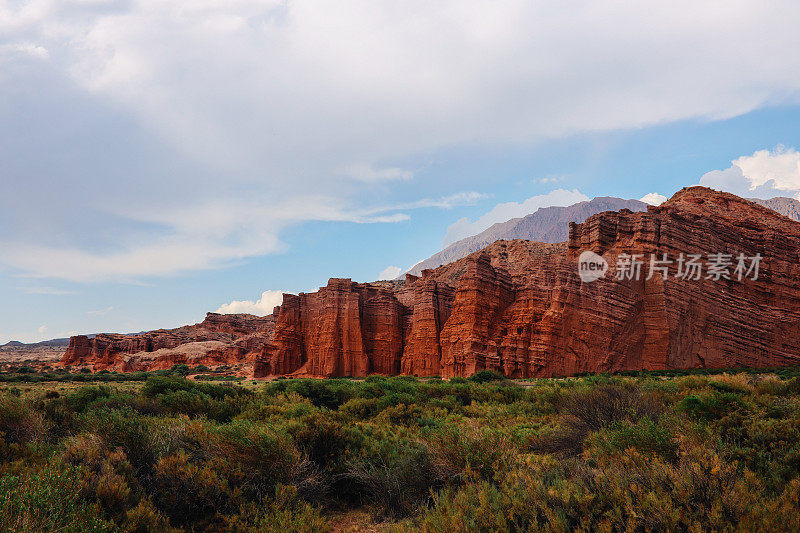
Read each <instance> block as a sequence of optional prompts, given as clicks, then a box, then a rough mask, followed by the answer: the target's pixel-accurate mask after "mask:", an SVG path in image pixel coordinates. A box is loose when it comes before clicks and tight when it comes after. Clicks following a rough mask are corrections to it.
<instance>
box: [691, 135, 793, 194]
mask: <svg viewBox="0 0 800 533" xmlns="http://www.w3.org/2000/svg"><path fill="white" fill-rule="evenodd" d="M700 185H704V186H706V187H711V188H712V189H718V190H723V191H728V192H732V193H734V194H738V195H739V196H743V197H750V198H773V197H775V196H793V197H796V198H800V152H798V151H797V150H795V149H794V148H786V147H784V146H780V145H779V146H777V147H775V148H774V149H773V150H757V151H756V152H754V153H753V155H749V156H741V157H739V158H737V159H735V160H733V161H731V166H730V167H728V168H726V169H725V170H712V171H711V172H707V173H705V174H704V175H703V176H702V177H701V178H700Z"/></svg>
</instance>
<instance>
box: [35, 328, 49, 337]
mask: <svg viewBox="0 0 800 533" xmlns="http://www.w3.org/2000/svg"><path fill="white" fill-rule="evenodd" d="M36 331H38V332H39V334H40V335H44V334H45V333H46V332H47V326H39V329H37V330H36Z"/></svg>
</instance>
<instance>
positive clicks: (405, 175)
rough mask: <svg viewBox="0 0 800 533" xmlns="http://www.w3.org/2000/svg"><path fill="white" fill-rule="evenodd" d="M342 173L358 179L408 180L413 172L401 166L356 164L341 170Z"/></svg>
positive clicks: (366, 180) (368, 180)
mask: <svg viewBox="0 0 800 533" xmlns="http://www.w3.org/2000/svg"><path fill="white" fill-rule="evenodd" d="M342 174H344V175H345V176H349V177H351V178H353V179H355V180H358V181H365V182H373V181H391V180H410V179H411V178H412V177H413V176H414V173H413V172H411V171H410V170H403V169H402V168H396V167H389V168H380V169H376V168H373V167H372V165H365V164H358V165H351V166H349V167H347V168H346V169H344V170H343V171H342Z"/></svg>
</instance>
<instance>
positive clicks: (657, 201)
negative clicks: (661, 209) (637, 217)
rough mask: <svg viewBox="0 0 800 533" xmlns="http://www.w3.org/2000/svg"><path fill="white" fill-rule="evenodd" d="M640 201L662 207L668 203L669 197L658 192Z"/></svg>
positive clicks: (646, 195) (643, 197)
mask: <svg viewBox="0 0 800 533" xmlns="http://www.w3.org/2000/svg"><path fill="white" fill-rule="evenodd" d="M639 201H640V202H644V203H646V204H650V205H661V204H663V203H664V202H666V201H667V197H666V196H664V195H663V194H658V193H657V192H651V193H648V194H645V195H644V196H642V197H641V198H639Z"/></svg>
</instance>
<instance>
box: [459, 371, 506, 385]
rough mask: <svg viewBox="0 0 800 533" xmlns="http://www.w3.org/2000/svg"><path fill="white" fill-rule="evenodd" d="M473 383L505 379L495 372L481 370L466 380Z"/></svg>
mask: <svg viewBox="0 0 800 533" xmlns="http://www.w3.org/2000/svg"><path fill="white" fill-rule="evenodd" d="M467 379H468V380H469V381H472V382H474V383H488V382H491V381H506V377H505V376H504V375H503V374H501V373H500V372H498V371H496V370H481V371H480V372H476V373H475V374H473V375H471V376H470V377H468V378H467Z"/></svg>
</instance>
